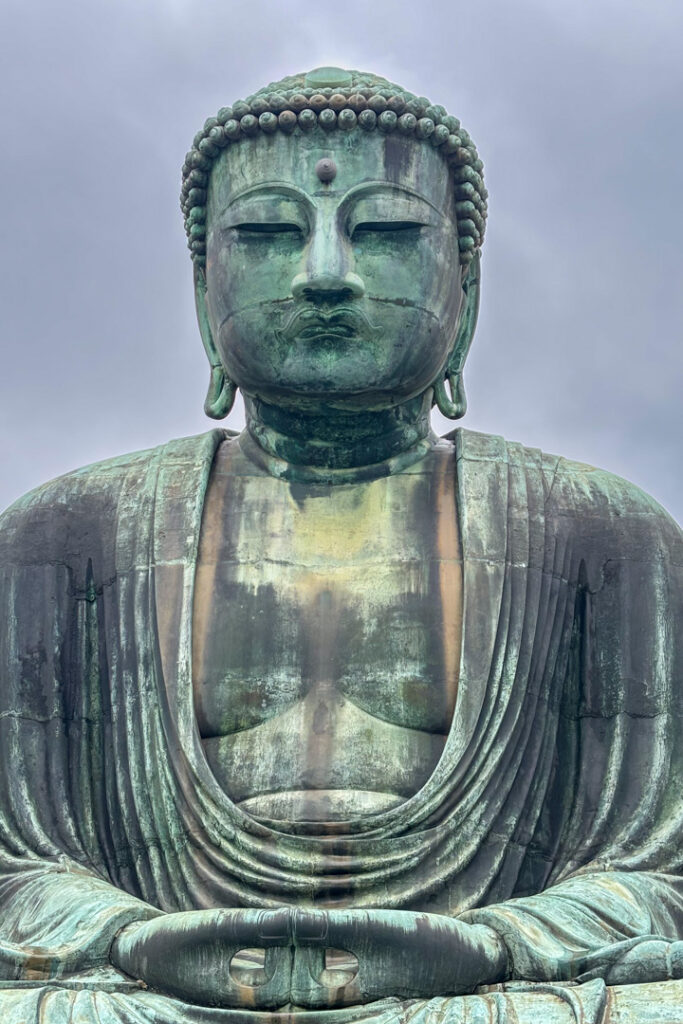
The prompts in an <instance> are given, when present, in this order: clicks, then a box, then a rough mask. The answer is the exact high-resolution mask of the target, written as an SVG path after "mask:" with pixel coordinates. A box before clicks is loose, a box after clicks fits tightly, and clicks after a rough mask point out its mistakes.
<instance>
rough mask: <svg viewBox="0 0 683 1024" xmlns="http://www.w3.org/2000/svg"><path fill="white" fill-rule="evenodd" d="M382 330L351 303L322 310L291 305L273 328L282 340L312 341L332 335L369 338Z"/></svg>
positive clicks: (338, 337) (358, 338) (368, 339)
mask: <svg viewBox="0 0 683 1024" xmlns="http://www.w3.org/2000/svg"><path fill="white" fill-rule="evenodd" d="M381 333H382V328H381V327H376V326H375V325H374V324H373V323H372V322H371V320H370V319H369V317H368V316H367V315H366V313H364V312H363V310H360V309H354V308H353V307H352V306H341V307H338V308H337V309H333V310H330V311H329V312H325V311H324V310H320V309H307V308H302V309H295V310H294V311H293V312H292V313H290V315H289V316H288V317H287V319H286V321H285V323H284V324H283V326H282V327H281V328H280V330H279V331H277V334H278V336H279V337H280V338H281V339H283V340H284V341H288V342H293V341H316V340H322V339H326V340H327V339H330V338H336V339H338V340H340V341H350V340H361V341H364V340H367V341H371V340H372V339H373V338H376V337H378V336H379V335H380V334H381Z"/></svg>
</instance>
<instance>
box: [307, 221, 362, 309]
mask: <svg viewBox="0 0 683 1024" xmlns="http://www.w3.org/2000/svg"><path fill="white" fill-rule="evenodd" d="M305 259H306V263H305V267H304V269H303V270H301V271H300V273H298V274H295V276H294V278H293V280H292V284H291V289H292V295H293V296H294V298H295V299H304V300H307V301H308V302H338V301H340V299H341V300H343V299H359V298H362V296H363V295H364V294H365V284H364V282H363V279H362V278H361V277H359V275H358V274H355V273H354V272H353V271H352V270H351V268H350V266H349V263H350V261H351V259H352V254H351V251H350V246H349V244H348V240H347V239H346V238H345V236H344V234H343V230H342V229H341V226H340V224H339V221H338V216H337V212H336V210H335V207H334V205H333V204H330V206H329V208H328V207H326V206H325V207H322V208H320V209H319V210H318V211H317V213H316V220H315V223H314V225H313V227H312V229H311V234H310V236H309V239H308V244H307V246H306V256H305ZM299 266H301V265H299Z"/></svg>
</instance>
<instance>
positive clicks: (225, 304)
mask: <svg viewBox="0 0 683 1024" xmlns="http://www.w3.org/2000/svg"><path fill="white" fill-rule="evenodd" d="M300 259H301V246H300V245H299V244H297V242H296V240H293V239H289V238H288V237H287V236H286V235H284V234H283V235H282V237H281V238H278V239H277V240H275V241H274V240H273V239H271V238H263V239H259V238H252V239H250V240H249V241H248V242H239V241H234V240H232V241H231V240H229V239H228V240H225V239H214V240H210V242H209V248H208V252H207V285H208V287H209V291H210V293H211V294H212V296H213V307H214V309H215V310H216V311H218V309H219V308H220V310H221V312H222V315H223V317H225V316H226V315H228V314H232V313H235V312H237V311H239V310H241V309H249V308H252V307H254V306H257V305H258V304H259V303H262V302H263V303H268V302H272V301H279V300H281V299H285V298H288V297H290V296H291V286H292V278H293V277H294V276H295V274H296V273H297V272H298V269H299V262H300Z"/></svg>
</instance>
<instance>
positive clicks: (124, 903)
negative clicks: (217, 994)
mask: <svg viewBox="0 0 683 1024" xmlns="http://www.w3.org/2000/svg"><path fill="white" fill-rule="evenodd" d="M48 506H49V507H48ZM65 509H66V506H65ZM81 526H83V527H84V529H85V530H86V531H88V532H89V534H90V536H91V538H92V536H93V532H92V529H91V527H90V526H89V525H88V524H84V523H82V524H81ZM77 546H78V538H75V537H74V534H73V522H71V520H70V519H69V517H68V516H67V515H66V511H65V510H64V511H60V506H59V503H56V505H55V503H54V502H51V503H49V502H47V500H46V495H45V492H44V491H43V492H42V494H41V492H36V495H34V496H29V497H28V498H26V499H23V500H22V501H21V502H19V503H18V504H17V505H15V506H13V508H12V509H10V510H8V512H6V513H5V514H4V515H3V516H2V518H1V519H0V977H2V978H4V979H9V980H20V979H29V980H36V979H40V978H43V977H45V978H49V977H57V976H60V975H65V974H72V973H76V972H81V971H84V970H89V969H91V968H93V967H96V966H103V965H106V964H108V953H109V949H110V946H111V943H112V941H113V939H114V937H115V935H116V933H117V932H118V931H119V929H120V928H122V927H123V926H124V925H126V924H128V923H130V922H132V921H136V920H143V919H148V918H151V917H154V916H156V915H157V914H159V913H160V911H158V910H157V909H155V908H154V907H151V906H149V905H148V904H146V903H144V902H143V901H142V900H140V899H137V898H136V897H135V896H134V895H131V894H130V893H129V892H126V891H123V889H122V888H121V887H118V886H116V885H114V884H112V880H111V876H110V872H109V870H108V867H107V863H108V861H107V858H106V857H105V856H103V855H102V850H101V848H100V847H99V846H98V841H97V840H96V839H95V836H96V835H97V834H106V832H107V822H106V821H103V822H99V823H98V825H97V827H94V819H95V818H96V817H97V814H98V813H100V812H98V805H100V804H101V802H100V801H98V793H97V791H96V789H95V788H94V787H95V786H96V782H95V780H94V779H93V773H92V770H91V765H89V764H88V763H86V762H85V761H84V760H83V759H81V758H80V757H79V756H78V755H75V754H74V751H78V750H83V749H84V747H86V746H90V748H92V749H93V751H95V753H94V754H93V756H100V757H103V756H104V754H103V753H102V750H101V739H100V737H101V735H102V732H103V729H105V728H106V719H107V710H106V702H105V701H104V700H103V699H102V698H101V696H100V697H97V696H95V695H96V694H97V693H98V692H99V690H100V689H101V688H99V687H98V686H87V685H84V684H85V683H86V679H85V675H87V673H88V672H90V674H91V675H92V674H93V673H94V672H95V670H96V665H97V662H98V652H97V630H96V628H90V627H89V626H88V615H89V614H92V613H91V612H90V611H89V609H90V607H91V606H90V604H89V602H88V601H87V600H86V599H85V598H87V588H88V578H87V576H88V573H87V565H86V567H85V568H84V569H83V570H81V568H80V567H79V565H78V559H77V556H73V557H72V556H71V555H70V554H69V550H70V549H71V550H76V548H77ZM91 546H92V545H91ZM94 627H96V623H95V624H94ZM76 734H77V735H78V736H79V738H80V740H81V741H82V742H79V743H76V744H74V743H69V739H70V738H73V737H74V735H76ZM98 744H100V746H99V747H98ZM97 751H99V755H98V754H97ZM115 856H116V851H110V857H109V863H111V860H112V857H115Z"/></svg>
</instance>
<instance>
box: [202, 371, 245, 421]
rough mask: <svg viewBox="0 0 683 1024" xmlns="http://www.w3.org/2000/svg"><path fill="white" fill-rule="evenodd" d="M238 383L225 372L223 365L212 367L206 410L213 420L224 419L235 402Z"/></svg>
mask: <svg viewBox="0 0 683 1024" xmlns="http://www.w3.org/2000/svg"><path fill="white" fill-rule="evenodd" d="M236 394H237V385H236V384H234V383H233V382H232V381H231V380H230V379H229V378H228V377H227V376H226V374H225V370H224V369H223V367H222V366H212V367H211V379H210V381H209V390H208V391H207V393H206V401H205V402H204V412H205V413H206V415H207V416H210V417H211V419H212V420H223V419H225V417H226V416H227V415H228V413H229V412H230V410H231V409H232V407H233V405H234V403H235V395H236Z"/></svg>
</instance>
